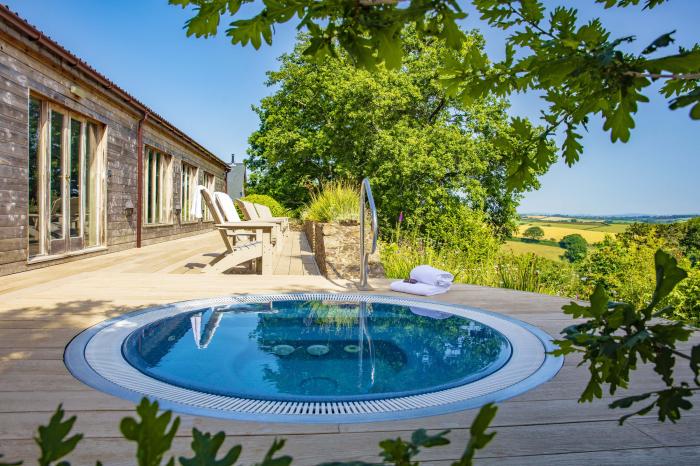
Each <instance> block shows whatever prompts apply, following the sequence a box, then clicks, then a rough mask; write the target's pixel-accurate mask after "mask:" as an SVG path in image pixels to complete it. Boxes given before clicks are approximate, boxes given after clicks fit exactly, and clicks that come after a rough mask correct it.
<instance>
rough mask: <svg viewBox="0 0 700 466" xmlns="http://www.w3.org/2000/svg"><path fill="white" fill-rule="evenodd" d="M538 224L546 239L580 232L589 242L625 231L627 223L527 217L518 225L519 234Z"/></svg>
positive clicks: (560, 237) (595, 241)
mask: <svg viewBox="0 0 700 466" xmlns="http://www.w3.org/2000/svg"><path fill="white" fill-rule="evenodd" d="M533 226H537V227H540V228H542V230H543V231H544V239H553V240H554V241H560V240H561V239H562V238H563V237H564V236H566V235H571V234H574V233H578V234H580V235H581V236H583V237H584V238H585V240H586V241H588V243H589V244H592V243H597V242H599V241H602V240H603V239H604V238H605V235H615V234H617V233H621V232H623V231H625V229H626V228H627V226H628V224H627V223H611V224H605V223H602V222H563V221H551V220H549V221H548V220H546V218H543V219H533V218H527V219H524V220H522V221H521V222H520V224H519V226H518V236H522V234H523V233H524V232H525V230H527V229H528V228H530V227H533Z"/></svg>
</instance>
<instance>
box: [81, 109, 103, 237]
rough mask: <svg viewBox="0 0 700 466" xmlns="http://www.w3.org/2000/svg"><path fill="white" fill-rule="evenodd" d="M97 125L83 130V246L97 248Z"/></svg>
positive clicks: (89, 124) (90, 124)
mask: <svg viewBox="0 0 700 466" xmlns="http://www.w3.org/2000/svg"><path fill="white" fill-rule="evenodd" d="M98 131H99V129H98V128H97V125H95V124H93V123H88V124H87V127H86V129H85V168H84V169H83V186H84V188H83V196H85V201H84V203H83V205H84V206H85V231H84V232H83V234H84V235H85V238H84V242H85V246H86V247H88V246H97V245H98V244H99V236H98V234H97V225H98V222H97V215H98V209H97V201H98V199H99V198H98V193H97V187H98V186H99V185H100V184H99V182H98V176H99V174H98V171H97V170H98V167H97V155H96V150H97V141H98V138H99V133H98Z"/></svg>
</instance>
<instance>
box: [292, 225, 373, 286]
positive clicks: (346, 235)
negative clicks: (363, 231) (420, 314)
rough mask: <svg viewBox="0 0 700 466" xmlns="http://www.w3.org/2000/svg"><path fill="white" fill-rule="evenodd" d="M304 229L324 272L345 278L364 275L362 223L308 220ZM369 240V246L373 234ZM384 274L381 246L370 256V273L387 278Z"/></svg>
mask: <svg viewBox="0 0 700 466" xmlns="http://www.w3.org/2000/svg"><path fill="white" fill-rule="evenodd" d="M304 233H305V234H306V238H307V239H308V240H309V245H310V246H311V249H312V250H313V251H314V256H315V258H316V263H317V264H318V267H319V269H320V270H321V273H322V274H323V276H325V277H327V278H329V279H345V280H358V279H359V278H360V242H359V239H360V227H359V226H358V225H357V224H350V225H344V224H338V223H317V222H310V221H306V222H304ZM365 244H366V245H367V247H369V246H370V244H371V238H370V237H369V235H368V237H367V239H366V243H365ZM384 275H385V274H384V268H383V267H382V264H381V262H380V260H379V250H377V252H376V253H375V254H373V255H371V256H370V259H369V276H370V277H372V278H383V277H384Z"/></svg>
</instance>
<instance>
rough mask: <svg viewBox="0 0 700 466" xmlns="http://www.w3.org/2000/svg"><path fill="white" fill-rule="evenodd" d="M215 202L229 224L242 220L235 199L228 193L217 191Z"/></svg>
mask: <svg viewBox="0 0 700 466" xmlns="http://www.w3.org/2000/svg"><path fill="white" fill-rule="evenodd" d="M214 200H215V201H216V204H217V205H218V206H219V209H220V210H221V215H222V216H223V217H224V220H225V221H227V222H240V221H241V218H240V217H239V216H238V212H236V206H235V205H234V204H233V199H231V196H229V195H228V194H226V193H222V192H221V191H217V192H215V193H214Z"/></svg>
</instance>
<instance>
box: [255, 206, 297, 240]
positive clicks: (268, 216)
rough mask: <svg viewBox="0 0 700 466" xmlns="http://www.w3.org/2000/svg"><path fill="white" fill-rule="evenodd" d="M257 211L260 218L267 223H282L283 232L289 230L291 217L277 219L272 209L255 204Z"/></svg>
mask: <svg viewBox="0 0 700 466" xmlns="http://www.w3.org/2000/svg"><path fill="white" fill-rule="evenodd" d="M253 206H254V207H255V210H256V211H257V212H258V218H259V219H260V220H264V221H266V222H280V224H281V225H282V232H285V233H286V232H287V231H288V230H289V217H275V216H274V215H272V211H271V210H270V208H269V207H268V206H266V205H263V204H253Z"/></svg>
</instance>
